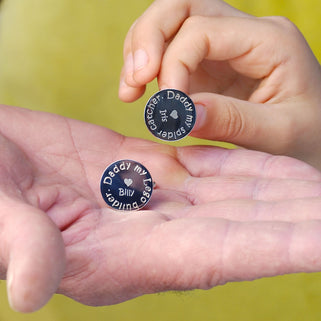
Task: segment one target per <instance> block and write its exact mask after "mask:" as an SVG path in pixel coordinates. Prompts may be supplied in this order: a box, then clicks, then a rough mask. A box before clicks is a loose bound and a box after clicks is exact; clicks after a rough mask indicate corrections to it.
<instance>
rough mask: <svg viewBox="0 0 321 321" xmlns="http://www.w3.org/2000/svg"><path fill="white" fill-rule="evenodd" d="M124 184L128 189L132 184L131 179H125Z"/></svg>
mask: <svg viewBox="0 0 321 321" xmlns="http://www.w3.org/2000/svg"><path fill="white" fill-rule="evenodd" d="M124 183H125V184H126V185H127V187H129V186H130V185H132V184H133V180H132V179H131V178H125V179H124Z"/></svg>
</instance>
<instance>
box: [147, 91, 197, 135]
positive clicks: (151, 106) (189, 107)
mask: <svg viewBox="0 0 321 321" xmlns="http://www.w3.org/2000/svg"><path fill="white" fill-rule="evenodd" d="M166 98H167V100H168V101H170V100H176V101H179V102H180V103H181V104H182V105H183V106H184V107H185V110H186V111H189V112H193V110H194V107H193V104H192V103H191V102H190V101H189V100H188V98H187V97H186V96H181V95H180V94H179V93H175V92H174V91H172V90H167V91H166ZM161 99H162V98H161V96H160V95H157V96H155V97H154V98H153V99H151V100H150V101H149V103H148V105H147V107H146V114H147V115H146V118H147V124H148V126H149V128H150V130H151V131H156V130H157V125H156V124H155V120H154V119H153V118H154V110H155V108H156V106H157V104H158V103H159V102H160V101H161ZM176 112H177V111H176ZM161 115H162V114H161ZM163 116H164V115H162V121H164V117H163ZM173 118H175V117H173ZM175 119H176V118H175ZM166 120H167V119H166ZM193 120H194V117H193V116H192V115H186V118H185V122H184V124H185V126H186V127H187V128H191V127H192V126H193ZM185 134H186V129H185V127H183V126H181V127H180V128H178V129H177V130H176V131H173V132H166V131H163V130H160V131H159V132H157V135H158V136H159V137H161V138H164V139H173V138H174V139H179V138H180V137H181V136H184V135H185Z"/></svg>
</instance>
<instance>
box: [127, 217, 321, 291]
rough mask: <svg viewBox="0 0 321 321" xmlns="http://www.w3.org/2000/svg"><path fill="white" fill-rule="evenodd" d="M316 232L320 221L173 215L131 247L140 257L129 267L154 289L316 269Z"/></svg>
mask: <svg viewBox="0 0 321 321" xmlns="http://www.w3.org/2000/svg"><path fill="white" fill-rule="evenodd" d="M320 232H321V222H320V221H304V222H298V223H295V224H294V223H289V222H233V221H228V220H223V219H210V218H204V219H200V218H183V219H177V220H173V221H169V222H166V223H163V224H162V225H161V226H159V227H158V228H157V229H154V230H153V233H152V234H149V237H148V242H145V243H144V244H143V245H145V246H141V247H140V253H138V252H136V256H137V257H140V258H141V259H140V261H139V264H138V265H137V266H136V265H135V266H133V269H135V268H138V269H140V270H141V271H144V281H145V282H148V283H149V284H151V287H152V289H153V290H154V291H163V290H173V289H176V290H188V289H194V288H202V289H208V288H211V287H213V286H216V285H219V284H224V283H226V282H230V281H244V280H253V279H257V278H261V277H269V276H275V275H280V274H285V273H297V272H316V271H320V269H321V259H320V258H321V247H320V242H321V233H320ZM173 244H174V246H173ZM169 249H170V250H169Z"/></svg>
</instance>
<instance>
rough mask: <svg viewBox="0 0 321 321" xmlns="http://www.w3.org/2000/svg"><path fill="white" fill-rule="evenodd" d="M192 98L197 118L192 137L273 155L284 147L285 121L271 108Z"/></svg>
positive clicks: (227, 99)
mask: <svg viewBox="0 0 321 321" xmlns="http://www.w3.org/2000/svg"><path fill="white" fill-rule="evenodd" d="M191 97H192V99H193V101H194V103H195V105H196V115H197V120H196V124H195V127H194V129H193V132H192V134H191V135H192V136H195V137H199V138H204V139H210V140H217V141H225V142H229V143H233V144H236V145H240V146H243V147H246V148H251V149H257V150H263V151H266V152H272V153H278V149H280V148H281V149H282V148H283V147H284V144H286V143H287V138H286V137H287V136H288V135H287V121H286V119H284V117H282V114H281V113H276V112H275V111H276V110H275V105H273V104H257V103H251V102H248V101H245V100H239V99H235V98H231V97H226V96H222V95H218V94H210V93H202V94H195V95H192V96H191ZM276 114H277V117H276Z"/></svg>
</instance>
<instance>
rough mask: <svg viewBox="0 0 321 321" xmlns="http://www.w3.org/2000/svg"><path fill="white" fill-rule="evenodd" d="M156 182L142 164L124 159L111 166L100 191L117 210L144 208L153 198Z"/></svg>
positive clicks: (106, 172) (105, 172)
mask: <svg viewBox="0 0 321 321" xmlns="http://www.w3.org/2000/svg"><path fill="white" fill-rule="evenodd" d="M153 185H154V182H153V180H152V177H151V175H150V173H149V171H148V170H147V169H146V167H145V166H143V165H142V164H140V163H138V162H135V161H133V160H129V159H124V160H119V161H117V162H114V163H112V164H111V165H109V166H108V167H107V168H106V170H105V171H104V173H103V176H102V178H101V182H100V191H101V195H102V197H103V199H104V201H105V202H106V203H107V205H109V206H110V207H112V208H113V209H115V210H120V211H133V210H139V209H141V208H143V207H144V206H145V205H146V204H147V203H148V201H149V200H150V198H151V195H152V192H153V187H154V186H153Z"/></svg>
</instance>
